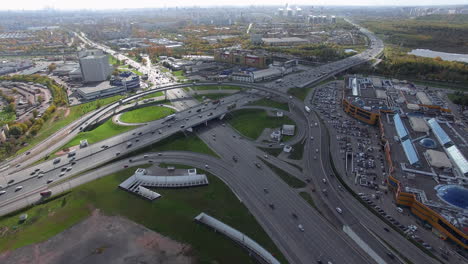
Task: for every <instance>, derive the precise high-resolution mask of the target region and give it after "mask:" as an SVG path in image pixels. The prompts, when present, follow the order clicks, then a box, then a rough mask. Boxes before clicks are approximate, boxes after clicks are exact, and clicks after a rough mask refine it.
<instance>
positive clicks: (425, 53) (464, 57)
mask: <svg viewBox="0 0 468 264" xmlns="http://www.w3.org/2000/svg"><path fill="white" fill-rule="evenodd" d="M408 54H411V55H416V56H420V57H427V58H435V57H441V58H442V59H443V60H446V61H461V62H465V63H468V54H457V53H447V52H440V51H433V50H428V49H414V50H412V51H411V52H409V53H408Z"/></svg>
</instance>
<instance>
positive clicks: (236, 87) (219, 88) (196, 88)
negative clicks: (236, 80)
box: [192, 85, 242, 91]
mask: <svg viewBox="0 0 468 264" xmlns="http://www.w3.org/2000/svg"><path fill="white" fill-rule="evenodd" d="M192 89H193V90H200V91H203V90H241V89H242V88H241V87H238V86H232V85H216V86H213V85H207V86H193V87H192Z"/></svg>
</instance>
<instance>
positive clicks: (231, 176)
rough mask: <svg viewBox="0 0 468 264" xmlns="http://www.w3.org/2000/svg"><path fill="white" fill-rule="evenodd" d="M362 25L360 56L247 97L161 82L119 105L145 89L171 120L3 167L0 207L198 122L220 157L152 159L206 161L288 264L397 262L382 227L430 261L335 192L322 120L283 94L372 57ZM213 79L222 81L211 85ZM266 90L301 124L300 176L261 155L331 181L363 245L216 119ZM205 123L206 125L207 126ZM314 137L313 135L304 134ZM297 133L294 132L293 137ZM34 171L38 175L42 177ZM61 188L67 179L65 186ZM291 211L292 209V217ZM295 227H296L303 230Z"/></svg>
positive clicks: (71, 129)
mask: <svg viewBox="0 0 468 264" xmlns="http://www.w3.org/2000/svg"><path fill="white" fill-rule="evenodd" d="M361 31H362V32H363V33H364V34H366V35H367V36H368V39H369V41H370V48H369V50H367V51H365V52H363V53H361V54H358V55H355V56H353V57H350V58H347V59H345V60H342V61H338V62H334V63H330V64H327V65H323V66H320V67H316V68H313V69H311V70H309V71H306V72H301V73H297V74H293V75H289V76H286V77H285V78H283V82H282V83H281V85H275V84H274V83H267V84H265V85H262V86H259V85H251V84H236V85H241V86H244V87H245V88H249V89H252V88H255V89H257V90H260V91H262V92H261V93H256V94H250V93H245V92H242V93H238V94H234V95H231V96H228V97H226V98H225V99H223V100H222V101H221V102H220V103H219V104H212V103H207V104H198V102H196V101H195V100H192V99H190V98H189V97H188V96H187V94H185V92H184V90H183V89H180V88H181V87H184V86H186V85H179V86H169V87H163V88H161V87H158V89H155V90H151V91H147V92H145V93H141V94H137V95H135V96H132V97H130V98H127V99H125V100H124V103H125V102H129V101H131V100H134V99H136V98H138V97H140V96H143V95H144V94H146V93H150V92H154V91H157V90H167V96H168V98H169V99H173V100H174V103H173V104H174V105H175V107H176V108H177V109H178V110H180V111H179V112H178V113H177V114H176V119H173V120H168V121H164V120H159V121H154V122H150V123H149V124H147V125H145V126H143V127H139V128H136V129H134V130H132V131H129V132H126V133H123V134H121V135H118V136H115V137H112V138H109V139H107V140H104V141H101V142H99V143H97V144H92V145H90V146H89V147H86V148H83V149H80V150H78V151H77V152H76V154H75V156H74V157H70V158H69V157H65V156H62V157H61V158H60V161H58V162H54V160H50V161H47V162H44V163H41V164H38V165H35V166H31V167H29V168H27V169H23V170H19V169H18V168H15V167H14V166H10V167H9V168H7V169H6V170H5V171H4V172H8V173H2V176H3V177H1V178H0V182H2V184H3V185H4V186H6V185H7V183H8V182H10V181H12V180H14V182H13V183H12V184H10V185H9V186H8V187H7V188H6V189H5V190H6V193H5V194H4V195H3V196H2V197H0V207H1V208H2V209H1V210H0V212H1V213H2V214H4V213H6V212H7V211H8V210H13V209H15V208H17V207H18V206H24V205H25V204H26V203H28V202H30V201H28V200H27V199H31V200H33V197H34V196H30V195H36V197H37V192H38V191H39V190H43V189H46V188H47V181H57V180H61V179H65V178H67V177H70V176H72V175H74V174H77V173H79V172H84V171H86V170H89V169H92V168H94V167H96V166H97V165H101V164H105V163H108V162H110V161H112V160H114V159H118V158H119V157H121V156H124V155H125V154H128V153H130V152H132V151H134V150H137V149H140V148H142V147H144V146H148V145H150V144H152V143H154V142H157V141H159V140H161V139H163V138H166V137H168V136H170V135H172V134H174V133H176V132H180V131H184V133H192V132H188V131H187V129H188V128H191V127H195V126H199V128H198V129H197V130H196V131H197V133H198V134H199V136H200V138H202V139H203V140H204V141H205V142H206V143H207V144H208V145H209V146H210V147H211V148H212V149H213V150H215V151H216V153H217V154H218V155H220V157H221V158H220V159H216V158H214V157H208V156H206V155H200V154H195V153H185V152H184V153H180V152H175V153H154V154H151V157H150V158H151V160H153V161H154V162H177V163H183V164H187V165H191V166H195V167H201V168H205V169H207V170H209V171H211V172H212V173H213V174H215V175H217V176H218V177H220V178H221V179H223V180H224V181H225V182H226V183H227V184H228V185H229V186H230V187H231V188H232V189H233V191H234V192H235V193H236V194H237V195H238V197H239V198H240V199H241V200H243V202H244V203H245V204H246V206H247V207H248V208H249V210H250V211H251V212H252V214H253V215H254V216H255V217H256V219H257V220H258V221H259V223H260V224H261V225H262V226H263V228H264V229H265V230H266V232H267V233H268V234H269V235H270V237H271V238H272V239H273V240H274V241H275V243H276V244H277V245H278V246H279V248H280V249H281V250H282V252H283V253H284V254H285V256H286V257H287V259H288V260H289V261H290V262H291V263H312V262H314V261H318V260H320V261H324V262H325V261H331V262H332V263H374V262H375V263H393V262H395V263H397V262H398V261H399V260H398V259H393V258H392V257H390V256H389V255H388V254H387V253H388V252H389V251H390V249H389V248H387V246H385V245H384V244H383V243H381V241H379V239H377V237H376V236H374V234H378V235H379V236H381V237H384V239H386V240H387V239H388V241H390V242H391V245H392V247H394V248H397V249H398V250H399V251H400V252H402V253H404V254H405V256H406V257H408V258H409V259H410V260H411V261H412V262H414V263H433V262H434V261H433V260H432V259H430V258H429V257H427V256H426V255H424V253H422V252H421V251H420V250H418V249H417V248H415V246H414V245H412V244H411V243H409V242H408V241H407V240H406V239H404V238H402V237H400V236H399V235H398V234H393V233H392V234H385V233H383V232H382V230H383V229H382V226H383V223H382V222H381V221H380V220H379V219H378V218H377V217H376V216H374V215H372V213H370V212H369V211H367V210H366V209H365V208H364V207H363V206H362V205H360V204H359V203H357V202H356V201H355V200H353V199H354V198H352V196H351V195H349V194H348V193H346V192H342V191H341V190H337V189H336V185H337V183H336V180H335V179H334V177H329V175H331V174H332V173H333V172H332V171H331V168H330V164H329V161H328V151H329V149H328V146H327V143H324V141H320V139H323V135H324V134H323V133H324V131H323V127H322V126H321V125H318V126H316V127H315V126H312V127H311V126H309V124H314V123H315V122H317V123H318V124H320V122H318V119H317V117H316V116H313V115H308V114H307V113H306V112H305V111H304V103H303V102H301V101H299V100H297V99H296V98H292V97H290V96H288V95H286V94H285V93H283V91H286V90H287V89H289V88H291V87H305V86H307V85H310V84H311V83H314V82H317V81H320V80H322V79H324V78H327V77H328V76H330V75H333V74H336V73H337V72H339V71H342V70H344V69H348V68H349V67H352V66H354V65H357V64H360V63H363V62H365V61H368V60H370V59H371V58H373V57H374V56H376V55H378V54H379V53H380V52H381V51H382V48H383V44H382V42H381V41H380V40H379V39H377V38H375V37H374V36H373V35H372V34H371V33H370V32H368V31H366V30H365V29H362V28H361ZM79 36H80V38H82V40H83V41H85V42H87V43H88V44H89V45H91V46H93V47H96V48H100V49H103V50H105V51H106V52H108V53H110V54H113V55H114V56H116V57H117V58H118V59H121V60H126V61H127V63H129V64H131V65H132V66H134V67H135V68H137V69H139V70H140V71H142V72H143V73H146V74H148V75H149V78H150V79H151V80H152V81H153V80H162V79H164V78H166V79H164V80H167V82H165V81H161V82H159V83H163V82H165V83H166V84H169V83H170V80H169V79H170V78H169V77H167V76H164V77H162V76H160V72H159V71H158V70H155V69H152V68H151V66H150V64H149V65H145V66H142V65H140V64H138V63H136V62H134V61H132V60H130V59H128V58H127V57H125V56H123V55H121V54H118V53H116V52H114V51H112V50H110V49H109V48H107V47H105V46H103V45H100V44H96V43H93V42H91V41H90V40H88V39H87V38H85V37H84V36H81V35H79ZM122 56H123V57H122ZM155 83H158V82H155ZM210 85H218V84H217V83H212V84H210ZM264 92H268V93H269V94H275V95H276V96H281V97H283V98H284V99H285V100H287V101H289V105H290V109H291V111H290V112H291V113H290V115H291V117H292V118H293V119H294V120H295V121H296V123H297V124H298V126H300V128H299V131H300V132H301V133H299V134H300V135H301V136H303V135H305V152H304V173H302V174H301V172H300V171H298V170H297V169H296V168H295V167H293V166H291V165H289V164H288V163H286V162H283V161H280V160H278V159H276V158H274V157H269V158H266V159H267V162H272V163H273V164H275V165H276V166H278V167H280V168H281V169H283V170H285V171H288V172H289V173H290V174H292V175H294V176H296V177H299V178H301V177H302V178H303V177H307V178H312V179H313V181H314V182H313V184H314V185H315V186H320V184H321V179H322V178H327V179H328V184H329V187H328V189H329V192H328V194H329V195H328V197H322V199H323V200H324V202H325V204H327V205H328V206H329V207H330V208H331V209H332V210H335V209H334V208H335V207H341V208H343V213H342V214H338V213H337V214H336V215H335V218H336V219H337V220H338V222H339V223H342V225H345V226H347V227H350V228H351V229H352V230H353V231H354V232H355V233H356V234H357V236H359V238H360V239H362V240H363V241H364V242H365V243H364V244H365V245H363V243H355V241H353V240H351V239H350V237H349V236H347V235H345V233H343V232H342V231H341V228H340V229H337V228H336V226H335V225H333V224H331V223H330V222H328V221H327V220H325V219H324V218H323V217H322V216H321V215H320V214H319V213H318V212H317V211H316V210H314V209H313V208H312V207H310V206H309V205H308V204H307V203H306V202H305V201H304V200H303V199H302V198H301V197H299V195H298V194H297V192H296V190H294V189H292V188H291V187H289V186H288V185H287V184H286V183H284V182H283V181H282V180H281V179H280V178H278V177H277V176H276V175H274V174H275V173H274V172H273V171H271V170H270V169H269V168H268V167H267V166H265V165H262V166H261V168H258V167H257V166H256V165H255V163H260V164H263V163H262V161H261V160H260V157H263V158H264V159H265V153H263V152H262V151H261V150H259V149H258V148H256V147H255V144H252V143H253V142H251V141H250V140H247V139H243V138H242V137H241V136H239V135H238V134H237V133H236V132H235V131H234V130H233V129H231V128H230V127H229V126H223V125H221V123H222V122H220V121H216V120H213V119H218V118H219V117H222V116H224V115H225V114H226V113H228V112H229V111H232V110H233V109H232V106H233V105H234V104H235V107H234V109H237V108H239V107H242V106H244V105H246V104H249V103H250V102H251V101H252V100H256V99H258V98H260V96H264ZM119 105H120V103H115V104H112V105H110V106H108V107H106V108H103V109H101V110H99V111H96V112H93V113H90V114H89V115H88V116H86V117H83V118H81V119H80V120H79V121H77V122H76V123H74V124H73V125H71V126H67V127H66V128H64V131H67V133H68V136H66V137H64V138H63V139H61V140H58V142H56V144H55V145H54V146H56V145H57V148H58V147H59V146H61V145H60V144H62V145H63V143H65V142H66V141H68V140H69V138H71V137H73V136H75V135H76V133H78V132H79V131H80V128H81V130H83V129H84V128H85V127H86V126H88V125H90V124H92V123H93V122H95V121H96V120H101V119H102V118H103V117H105V116H108V115H111V114H113V110H114V109H116V108H118V107H119ZM210 120H211V121H210ZM203 124H205V125H208V126H206V127H203V126H204V125H203ZM200 125H201V127H200ZM213 135H215V136H213ZM311 137H314V138H316V139H318V140H315V141H313V140H310V138H311ZM299 138H300V137H296V138H295V140H297V139H299ZM49 140H50V139H49ZM51 149H54V148H51ZM315 149H319V151H320V153H319V154H320V155H319V159H315V158H312V156H314V155H318V154H315V151H314V150H315ZM33 150H36V149H33ZM36 151H37V153H35V152H32V153H31V154H30V155H31V156H34V157H33V158H31V159H29V160H28V161H27V162H23V163H24V164H21V166H23V167H24V166H26V165H27V164H31V163H32V162H33V161H35V160H37V157H40V156H41V155H42V156H44V155H45V154H46V153H45V152H44V151H43V150H41V149H39V148H38V149H37V150H36ZM312 153H314V154H312ZM35 154H38V155H35ZM232 156H236V157H237V161H234V159H232ZM130 159H131V160H132V161H130ZM140 159H141V157H140V158H138V157H132V158H126V159H123V160H120V161H118V162H115V163H112V164H111V165H106V166H105V167H103V168H100V169H99V170H100V171H105V172H106V173H110V172H111V171H116V170H119V169H120V168H122V167H124V166H132V165H135V164H139V163H140V162H142V160H140ZM18 160H19V159H18ZM18 160H17V159H15V160H13V162H15V161H16V164H18V163H17V162H18ZM137 162H138V163H137ZM10 164H12V165H13V164H15V163H12V162H10ZM16 170H17V171H16ZM38 174H39V175H42V176H38ZM91 174H92V173H91ZM89 175H90V173H88V174H85V175H83V176H80V177H77V178H74V179H73V182H74V184H79V181H80V180H79V179H83V180H82V181H83V182H84V181H85V180H84V179H86V177H88V176H89ZM305 175H306V176H305ZM89 177H97V176H96V175H95V174H94V176H89ZM18 186H22V189H21V190H18V191H15V189H17V188H18ZM58 186H63V184H60V185H58ZM74 186H75V185H74ZM54 188H57V187H54ZM266 190H267V191H266ZM54 191H55V189H54ZM25 199H26V202H25ZM271 205H273V206H271ZM293 214H294V215H296V216H295V217H294V216H293ZM368 221H370V222H368ZM299 225H301V226H302V228H299ZM370 230H371V231H370Z"/></svg>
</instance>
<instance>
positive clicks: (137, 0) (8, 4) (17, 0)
mask: <svg viewBox="0 0 468 264" xmlns="http://www.w3.org/2000/svg"><path fill="white" fill-rule="evenodd" d="M1 2H2V3H1V5H0V10H21V9H25V10H37V9H43V8H45V7H49V8H55V9H120V8H145V7H172V6H194V5H197V6H220V5H251V4H255V5H284V4H286V3H289V4H290V5H293V6H294V5H348V6H349V5H449V4H465V5H466V4H468V1H467V0H411V1H408V0H353V1H349V0H312V1H311V0H295V1H284V0H256V1H253V0H221V1H220V0H197V1H193V0H176V1H167V0H2V1H1Z"/></svg>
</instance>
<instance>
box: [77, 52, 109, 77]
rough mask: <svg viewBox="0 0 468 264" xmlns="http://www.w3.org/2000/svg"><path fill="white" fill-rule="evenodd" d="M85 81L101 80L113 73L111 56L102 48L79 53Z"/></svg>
mask: <svg viewBox="0 0 468 264" xmlns="http://www.w3.org/2000/svg"><path fill="white" fill-rule="evenodd" d="M78 57H79V58H80V68H81V75H82V76H83V82H85V83H88V82H101V81H105V80H107V78H108V77H109V75H110V74H111V67H110V65H109V58H108V57H107V55H105V54H104V53H103V52H102V51H100V50H87V51H82V52H80V53H79V54H78Z"/></svg>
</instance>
